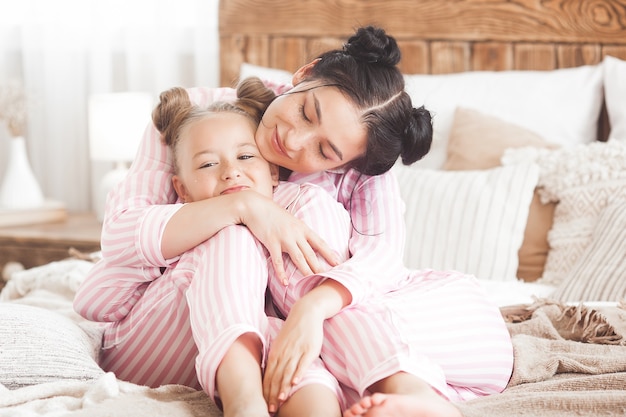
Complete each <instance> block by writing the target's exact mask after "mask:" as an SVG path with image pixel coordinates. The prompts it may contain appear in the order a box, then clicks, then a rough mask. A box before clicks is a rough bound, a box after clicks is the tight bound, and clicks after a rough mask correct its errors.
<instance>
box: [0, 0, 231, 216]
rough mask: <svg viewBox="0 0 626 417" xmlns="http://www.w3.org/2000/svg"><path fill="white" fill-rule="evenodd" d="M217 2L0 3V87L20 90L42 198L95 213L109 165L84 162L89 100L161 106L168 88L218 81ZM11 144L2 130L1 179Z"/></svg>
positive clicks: (25, 0) (10, 0)
mask: <svg viewBox="0 0 626 417" xmlns="http://www.w3.org/2000/svg"><path fill="white" fill-rule="evenodd" d="M217 4H218V0H107V1H102V0H0V83H2V82H4V81H8V80H19V81H20V82H21V83H22V84H23V85H24V87H25V89H26V92H27V94H28V97H29V112H28V125H27V129H26V135H25V136H26V140H27V145H28V153H29V159H30V162H31V165H32V168H33V171H34V172H35V175H36V177H37V178H38V180H39V182H40V185H41V187H42V190H43V192H44V195H45V196H46V197H48V198H53V199H56V200H61V201H63V202H65V204H66V205H67V207H68V209H69V210H70V211H88V210H93V206H92V201H93V193H94V191H93V189H94V185H95V184H97V183H98V181H99V176H101V175H102V174H103V173H104V172H106V170H108V169H110V168H111V167H109V166H108V165H106V166H99V165H95V166H93V164H92V163H91V161H90V160H89V142H88V135H87V101H88V97H89V96H90V95H91V94H94V93H107V92H118V91H147V92H150V93H151V94H152V95H153V97H154V99H155V100H157V99H158V94H159V93H160V92H161V91H163V90H165V89H167V88H170V87H172V86H183V87H191V86H209V87H215V86H217V85H218V84H219V56H218V48H219V37H218V29H217V25H218V20H217V15H218V6H217ZM112 122H114V121H112ZM7 141H8V134H7V132H6V131H5V130H4V129H3V128H2V127H0V143H1V144H0V155H2V156H1V157H0V179H1V176H2V175H3V173H4V170H5V167H6V162H7V161H6V159H7V158H6V149H7V143H6V142H7ZM99 164H102V163H99Z"/></svg>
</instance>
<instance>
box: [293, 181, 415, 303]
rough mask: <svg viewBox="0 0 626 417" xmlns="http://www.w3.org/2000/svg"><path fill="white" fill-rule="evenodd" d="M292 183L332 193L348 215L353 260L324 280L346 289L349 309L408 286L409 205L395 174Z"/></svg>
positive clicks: (332, 270)
mask: <svg viewBox="0 0 626 417" xmlns="http://www.w3.org/2000/svg"><path fill="white" fill-rule="evenodd" d="M293 178H294V180H296V181H298V182H300V181H301V180H302V181H308V182H313V183H316V184H317V185H320V186H322V187H323V188H325V189H326V190H327V191H329V192H331V193H334V194H335V197H336V198H337V200H338V201H339V202H341V203H342V204H343V205H344V207H345V208H346V209H347V210H348V212H349V213H350V217H351V221H352V232H351V235H350V242H349V248H350V259H349V260H347V261H346V262H344V263H342V264H340V265H338V266H336V267H334V268H332V269H331V270H330V271H328V272H326V273H324V274H322V275H324V276H326V277H328V278H332V279H334V280H336V281H338V282H340V283H341V284H342V285H343V286H345V287H346V288H347V289H348V290H349V291H350V293H351V294H352V302H351V304H358V303H360V302H362V301H364V300H366V299H369V298H371V297H372V296H376V295H377V294H380V293H385V292H388V291H392V290H394V289H397V288H399V286H401V285H402V283H403V282H404V281H406V279H407V276H408V274H407V270H406V268H405V267H404V263H403V253H404V242H405V233H406V232H405V223H404V207H405V205H404V201H403V200H402V198H401V196H400V190H399V187H398V182H397V179H396V177H395V174H394V173H393V172H387V173H385V174H382V175H377V176H367V175H362V174H359V173H358V172H356V171H354V170H350V171H348V172H345V173H343V174H338V173H333V172H325V173H320V174H316V175H315V176H298V175H296V176H294V177H293ZM290 179H291V178H290Z"/></svg>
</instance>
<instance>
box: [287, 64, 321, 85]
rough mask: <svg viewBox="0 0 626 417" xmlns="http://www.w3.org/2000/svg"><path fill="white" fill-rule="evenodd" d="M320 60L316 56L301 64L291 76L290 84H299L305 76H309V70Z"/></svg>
mask: <svg viewBox="0 0 626 417" xmlns="http://www.w3.org/2000/svg"><path fill="white" fill-rule="evenodd" d="M319 61H320V58H316V59H315V60H313V61H311V62H309V63H308V64H306V65H303V66H301V67H300V68H298V70H297V71H296V72H295V73H294V74H293V78H292V79H291V84H292V85H297V84H300V83H301V82H302V81H303V80H304V79H305V78H306V77H308V76H309V74H310V73H311V70H312V69H313V67H314V66H315V64H317V63H318V62H319Z"/></svg>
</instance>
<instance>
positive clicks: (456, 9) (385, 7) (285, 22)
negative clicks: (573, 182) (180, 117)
mask: <svg viewBox="0 0 626 417" xmlns="http://www.w3.org/2000/svg"><path fill="white" fill-rule="evenodd" d="M219 13H220V15H219V31H220V65H221V84H222V85H224V86H232V85H234V83H235V82H236V80H237V75H238V73H239V66H240V65H241V63H242V62H249V63H251V64H256V65H262V66H267V67H272V68H281V69H286V70H289V71H295V70H296V69H297V68H299V67H300V66H301V65H302V64H304V63H306V62H308V61H310V60H311V59H313V58H314V57H315V56H317V55H318V54H319V53H320V52H322V51H324V50H327V49H329V48H336V47H338V46H340V45H341V44H342V43H343V42H345V40H346V39H347V37H348V36H349V35H350V34H352V33H353V32H354V29H355V28H357V27H359V26H363V25H367V24H375V25H377V26H381V27H383V28H385V29H386V30H387V32H388V33H389V34H391V35H393V36H394V37H396V39H397V40H398V42H399V44H400V48H401V50H402V54H403V58H402V62H401V64H400V67H401V69H402V71H403V72H404V73H406V74H411V73H422V74H444V73H452V72H463V71H477V70H494V71H501V70H513V69H515V70H551V69H557V68H567V67H574V66H580V65H585V64H597V63H599V62H601V61H602V58H603V57H604V56H605V55H613V56H616V57H619V58H623V59H626V0H326V1H324V0H295V1H294V0H281V1H279V0H221V1H220V8H219ZM602 129H605V128H602ZM605 133H606V132H605ZM605 133H602V132H600V136H602V134H605Z"/></svg>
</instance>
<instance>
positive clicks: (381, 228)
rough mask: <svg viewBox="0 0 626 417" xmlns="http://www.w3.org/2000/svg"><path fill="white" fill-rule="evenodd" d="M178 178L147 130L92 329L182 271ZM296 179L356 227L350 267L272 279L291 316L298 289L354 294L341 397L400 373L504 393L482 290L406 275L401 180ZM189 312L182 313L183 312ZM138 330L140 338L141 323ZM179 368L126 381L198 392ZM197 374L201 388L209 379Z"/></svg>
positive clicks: (344, 318) (328, 352)
mask: <svg viewBox="0 0 626 417" xmlns="http://www.w3.org/2000/svg"><path fill="white" fill-rule="evenodd" d="M189 92H190V97H191V99H192V100H193V101H194V102H196V103H198V104H204V103H209V102H210V101H213V100H219V99H233V98H234V90H232V89H201V88H197V89H190V90H189ZM171 175H172V163H171V159H170V155H169V151H168V149H167V147H166V146H165V145H163V144H162V143H161V141H160V140H159V133H158V131H156V129H155V128H154V126H152V125H150V126H149V127H148V128H147V130H146V132H145V134H144V138H143V140H142V144H141V146H140V149H139V151H138V156H137V158H136V159H135V162H134V163H133V166H132V167H131V170H130V173H129V175H128V177H127V178H126V179H125V180H124V181H123V183H122V184H121V185H120V186H119V187H118V188H117V189H116V190H115V191H114V192H113V193H112V194H111V195H110V196H109V199H108V201H107V209H106V212H107V216H106V218H105V222H104V225H103V234H102V250H103V252H102V253H103V258H104V259H103V261H101V262H100V263H99V264H98V265H97V266H96V267H95V268H94V271H93V272H92V273H91V274H90V276H89V277H88V278H87V279H86V281H85V283H84V284H83V286H81V288H80V289H79V292H78V294H77V297H76V300H75V308H76V310H77V311H78V312H79V313H80V314H82V315H83V316H84V317H86V318H88V319H91V320H95V321H111V322H117V321H120V320H123V319H124V318H125V317H126V316H127V315H128V313H129V311H131V310H133V309H134V308H135V306H136V305H141V303H142V299H143V297H144V295H145V294H146V293H147V292H149V291H150V288H151V285H149V284H150V283H151V282H153V281H154V280H155V279H156V278H158V277H160V276H161V275H162V272H161V268H162V267H169V266H171V265H173V264H175V263H176V262H178V261H179V258H180V257H179V258H175V259H164V258H163V256H162V254H161V252H160V242H161V237H162V233H163V229H164V227H165V225H166V224H167V221H168V220H169V218H170V217H171V216H172V214H173V213H174V212H175V211H176V210H178V209H179V208H180V207H181V206H182V205H181V204H174V203H175V202H176V194H175V191H174V189H173V187H172V185H171ZM290 181H294V182H299V183H304V182H308V183H313V184H316V185H319V186H320V187H322V188H323V189H325V190H326V191H327V192H329V193H330V195H332V196H333V198H335V199H336V200H337V201H338V202H340V203H341V204H342V205H343V206H344V207H345V208H346V210H347V211H348V212H349V214H350V217H351V221H352V232H351V236H350V240H349V250H350V254H351V258H350V259H349V260H348V261H347V262H344V263H343V264H341V265H339V266H337V267H335V268H332V269H331V270H330V271H328V272H327V273H324V274H323V276H319V277H315V276H314V277H298V276H296V275H294V277H295V278H294V283H293V285H291V284H290V285H289V287H287V288H285V287H283V286H281V285H277V283H276V280H275V279H273V278H275V276H273V275H275V274H272V273H271V271H270V274H269V275H270V276H269V286H270V289H271V291H272V296H273V299H274V302H275V303H276V306H277V308H278V309H279V310H280V311H281V312H282V313H287V312H288V311H289V309H290V307H291V305H293V302H294V301H295V300H296V299H297V298H298V297H299V296H301V295H302V294H303V293H304V292H306V291H307V288H310V286H308V287H307V285H300V284H299V281H298V280H303V282H304V281H305V280H308V282H314V280H315V279H318V282H319V280H320V279H324V278H332V279H335V280H337V281H338V282H340V283H342V284H343V285H344V286H345V287H346V288H347V289H348V290H349V291H350V292H351V294H352V303H351V306H350V308H346V309H344V310H343V311H342V312H340V313H339V314H338V315H336V316H335V317H333V318H332V319H329V320H327V322H326V323H325V327H324V330H325V335H326V342H325V344H324V346H323V349H322V359H323V361H324V365H325V366H326V367H327V368H328V369H329V370H330V371H331V373H332V374H333V375H334V376H335V377H336V378H337V380H338V381H339V383H340V384H341V386H342V387H343V388H344V392H347V393H350V394H347V395H349V396H358V395H362V394H363V393H364V392H365V391H366V390H367V387H368V386H369V385H371V384H372V383H373V382H375V381H377V380H380V379H381V378H383V377H385V376H388V375H391V374H393V373H394V372H398V371H406V372H410V373H413V374H415V375H417V376H419V377H421V378H422V379H424V380H426V381H427V382H429V383H430V384H431V385H432V386H433V387H434V388H435V389H436V390H437V391H439V392H440V393H441V394H442V395H444V396H446V397H447V398H449V399H451V400H464V399H471V398H474V397H476V396H480V395H487V394H491V393H495V392H499V391H501V390H502V389H504V387H505V386H506V384H507V382H508V379H509V377H510V373H511V369H512V360H513V357H512V348H511V343H510V337H509V335H508V332H507V331H506V327H505V326H504V323H503V321H502V318H501V316H500V313H499V311H498V309H497V308H496V307H495V306H493V305H491V304H490V303H489V302H488V301H487V297H486V296H485V294H484V293H483V291H482V290H481V288H480V287H479V285H478V284H477V282H476V280H475V279H474V278H473V277H468V276H466V275H464V274H461V273H458V272H453V271H447V272H437V271H431V270H422V271H408V270H407V269H405V268H404V266H403V265H402V253H403V245H404V234H405V228H404V220H403V210H404V204H403V202H402V200H401V198H400V194H399V190H398V185H397V182H396V179H395V176H394V175H393V173H391V172H389V173H386V174H383V175H379V176H375V177H370V176H365V175H361V174H359V173H358V172H356V171H354V170H349V171H347V172H343V171H341V170H337V171H333V172H321V173H316V174H312V175H308V176H304V175H300V174H293V175H292V176H291V178H290ZM322 224H323V223H322ZM315 230H317V229H315ZM318 232H319V230H318ZM233 234H236V233H233ZM224 235H227V233H224ZM320 235H323V233H320ZM225 239H226V240H228V239H236V238H233V237H228V238H225ZM210 240H212V239H210ZM224 244H227V242H226V243H224ZM192 252H193V251H192ZM183 256H185V255H183ZM209 259H216V258H209ZM205 263H206V262H205ZM270 269H271V265H270ZM312 280H313V281H312ZM186 285H188V284H186ZM155 287H156V286H155ZM185 288H186V287H185ZM155 292H156V290H155ZM170 295H171V294H170V293H168V294H167V296H170ZM188 298H189V296H188ZM178 299H179V298H178ZM171 309H172V314H171V315H170V317H172V319H171V322H168V323H160V324H159V325H160V326H164V327H169V328H176V329H178V330H179V331H178V332H173V333H172V335H171V336H170V337H172V338H175V337H177V338H178V339H180V338H181V337H184V335H187V337H189V335H190V334H191V333H192V332H191V331H186V330H184V329H185V328H189V326H190V325H189V324H188V322H189V318H188V316H186V314H187V315H188V314H189V313H188V312H187V311H186V309H187V306H180V305H178V306H172V307H171ZM181 309H182V310H185V311H178V310H181ZM177 320H178V321H177ZM193 321H194V319H193V314H192V317H191V322H192V323H193ZM129 326H130V328H132V323H131V324H130V325H129ZM185 326H186V327H185ZM124 332H126V333H124V337H128V334H130V333H132V329H131V330H128V329H126V330H124ZM129 332H130V333H129ZM118 336H119V334H117V335H116V337H118ZM149 336H150V335H149V334H148V332H145V334H144V335H143V336H141V337H137V339H136V340H137V343H136V344H135V348H134V350H133V352H135V353H136V352H138V351H140V349H141V346H142V344H143V345H145V344H146V343H149V342H146V340H148V338H149ZM172 340H174V339H172ZM183 345H184V343H181V344H180V346H183ZM185 346H188V345H185ZM185 349H187V350H186V351H185V352H181V353H180V354H179V355H178V356H177V358H182V359H180V360H181V361H183V362H184V361H185V360H187V361H190V362H193V358H194V357H195V355H197V351H194V349H193V347H187V348H185ZM123 368H124V369H131V368H132V367H131V368H129V367H126V366H124V367H123ZM183 368H184V370H183ZM105 369H106V368H105ZM120 369H121V368H120ZM178 369H180V370H181V372H179V374H178V375H176V374H175V372H173V371H170V372H169V373H168V371H166V370H160V371H159V372H152V374H151V375H150V376H146V377H145V378H143V379H142V378H137V374H138V373H145V372H147V371H146V370H145V369H144V370H142V371H137V372H134V371H131V372H129V373H127V374H125V375H123V376H122V377H124V378H126V379H130V380H133V378H135V380H137V379H139V380H141V381H144V383H148V384H151V385H159V384H163V383H168V382H178V383H187V384H189V385H194V384H195V383H197V381H196V380H195V378H196V377H197V376H196V375H192V374H193V368H189V367H184V366H181V365H180V364H179V368H178ZM190 369H191V370H190ZM196 372H197V373H198V375H199V376H200V379H201V380H202V379H204V377H203V376H202V375H200V374H201V370H196ZM118 376H119V375H118ZM145 381H148V382H145ZM211 383H212V382H211V381H208V382H206V381H205V383H203V384H202V385H203V387H205V389H207V384H209V385H210V384H211ZM209 391H210V390H209ZM352 399H353V398H352Z"/></svg>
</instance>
